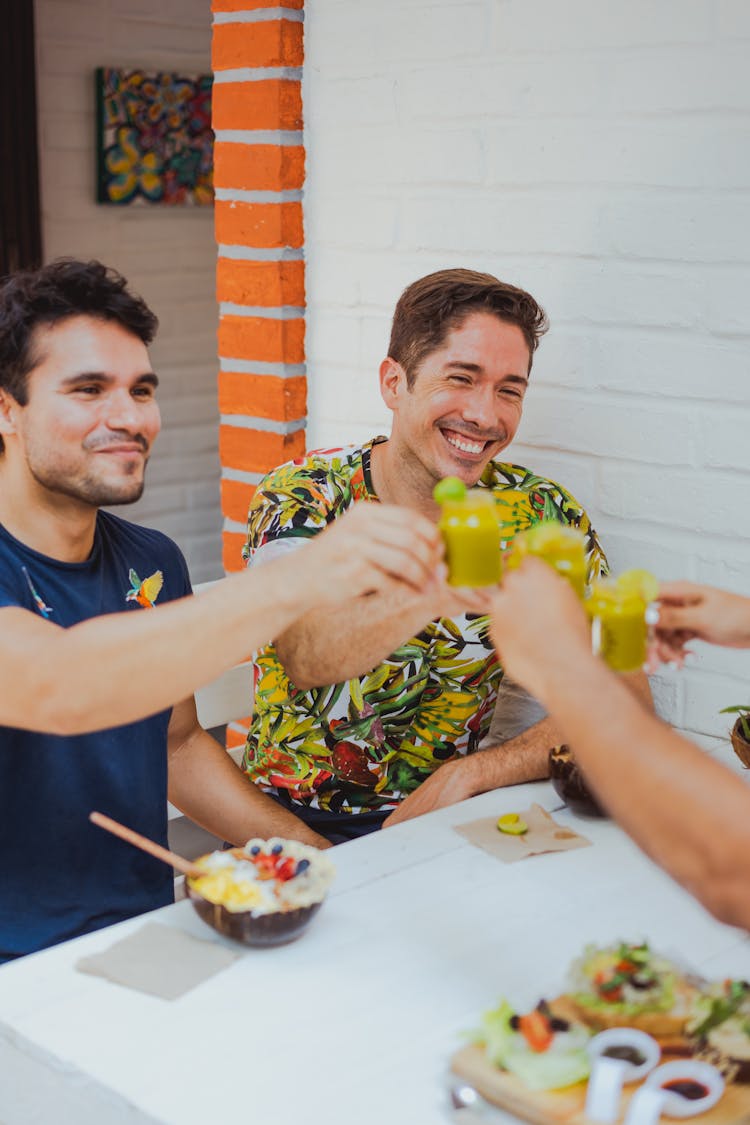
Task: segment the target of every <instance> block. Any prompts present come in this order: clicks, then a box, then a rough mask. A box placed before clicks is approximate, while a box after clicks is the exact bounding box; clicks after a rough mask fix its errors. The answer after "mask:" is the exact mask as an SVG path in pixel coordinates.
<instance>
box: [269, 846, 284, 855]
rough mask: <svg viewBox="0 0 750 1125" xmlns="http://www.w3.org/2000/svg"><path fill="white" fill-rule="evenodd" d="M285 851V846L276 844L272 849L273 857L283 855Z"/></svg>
mask: <svg viewBox="0 0 750 1125" xmlns="http://www.w3.org/2000/svg"><path fill="white" fill-rule="evenodd" d="M283 850H284V845H283V844H274V846H273V847H272V848H271V855H281V853H282V852H283Z"/></svg>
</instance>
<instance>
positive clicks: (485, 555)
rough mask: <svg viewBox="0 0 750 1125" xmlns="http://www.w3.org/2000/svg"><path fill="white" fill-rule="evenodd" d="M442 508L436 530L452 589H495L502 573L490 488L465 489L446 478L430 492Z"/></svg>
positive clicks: (496, 523)
mask: <svg viewBox="0 0 750 1125" xmlns="http://www.w3.org/2000/svg"><path fill="white" fill-rule="evenodd" d="M433 495H434V497H435V499H436V500H437V502H438V503H439V504H440V505H441V507H442V512H441V516H440V521H439V523H438V527H439V528H440V532H441V534H442V536H443V542H444V544H445V558H446V562H447V564H448V582H449V584H450V585H451V586H494V585H496V584H497V583H498V582H499V581H500V576H501V574H502V557H501V553H500V525H499V523H498V519H497V515H496V513H495V502H494V497H493V495H492V492H491V491H490V490H489V489H483V488H472V489H468V490H467V488H466V486H465V485H464V483H463V481H461V480H459V478H458V477H446V478H445V479H444V480H442V481H440V482H439V483H438V484H437V485H436V486H435V490H434V493H433Z"/></svg>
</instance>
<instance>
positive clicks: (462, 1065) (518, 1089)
mask: <svg viewBox="0 0 750 1125" xmlns="http://www.w3.org/2000/svg"><path fill="white" fill-rule="evenodd" d="M672 1057H674V1056H672ZM669 1058H670V1054H669V1052H668V1051H665V1052H664V1054H663V1055H662V1061H663V1062H665V1061H669ZM451 1070H452V1071H453V1073H454V1074H457V1075H458V1076H459V1077H460V1078H463V1079H464V1080H465V1081H466V1082H468V1083H469V1084H470V1085H471V1086H473V1087H474V1089H475V1090H477V1092H478V1093H480V1094H481V1095H482V1097H483V1098H486V1099H487V1101H488V1102H492V1103H493V1105H496V1106H499V1107H500V1109H504V1110H507V1112H508V1113H512V1114H515V1116H516V1117H521V1118H523V1119H524V1120H525V1121H530V1122H532V1125H592V1122H591V1121H590V1119H589V1118H588V1117H586V1115H585V1114H584V1112H583V1110H584V1106H585V1104H586V1083H585V1082H578V1083H577V1084H576V1085H575V1086H566V1087H565V1089H563V1090H529V1089H528V1088H527V1087H526V1086H524V1085H523V1083H522V1082H521V1080H520V1079H519V1078H516V1076H515V1075H513V1074H509V1073H508V1072H507V1071H505V1070H499V1069H498V1068H497V1067H496V1066H493V1065H492V1064H491V1063H489V1062H488V1061H487V1057H486V1055H485V1053H484V1048H483V1047H474V1046H472V1047H463V1048H462V1049H461V1050H460V1051H457V1052H456V1054H455V1055H454V1056H453V1058H452V1059H451ZM640 1085H641V1084H640V1083H636V1084H635V1085H632V1086H626V1087H625V1088H624V1090H623V1097H622V1110H621V1113H620V1116H619V1118H618V1121H622V1119H623V1118H624V1116H625V1113H626V1112H627V1107H628V1103H629V1101H630V1099H631V1097H632V1096H633V1094H634V1093H635V1092H636V1090H638V1089H639V1086H640ZM670 1120H676V1118H675V1119H672V1118H670ZM689 1120H690V1121H691V1122H692V1121H695V1122H696V1125H750V1085H746V1084H745V1085H743V1084H740V1083H729V1084H728V1085H727V1088H726V1090H725V1091H724V1094H723V1096H722V1098H721V1101H720V1102H718V1104H717V1105H715V1106H714V1107H713V1109H710V1110H709V1111H708V1112H707V1113H701V1114H699V1115H697V1116H696V1117H691V1118H689Z"/></svg>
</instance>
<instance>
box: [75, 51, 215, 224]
mask: <svg viewBox="0 0 750 1125" xmlns="http://www.w3.org/2000/svg"><path fill="white" fill-rule="evenodd" d="M211 83H212V78H211V75H210V74H199V75H194V76H192V77H190V76H184V75H179V74H170V73H167V72H160V73H157V74H151V75H149V74H147V73H146V72H145V71H143V70H119V69H116V68H114V67H99V68H98V69H97V71H96V120H97V145H96V150H97V201H98V202H99V203H114V204H117V205H118V206H123V205H125V204H146V203H160V204H168V205H172V206H174V205H197V206H207V205H210V204H212V203H213V198H214V191H213V133H212V131H211Z"/></svg>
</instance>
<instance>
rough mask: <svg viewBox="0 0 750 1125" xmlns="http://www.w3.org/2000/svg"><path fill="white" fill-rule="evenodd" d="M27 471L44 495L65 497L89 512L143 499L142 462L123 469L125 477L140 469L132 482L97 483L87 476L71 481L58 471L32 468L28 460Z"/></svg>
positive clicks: (143, 466) (58, 469)
mask: <svg viewBox="0 0 750 1125" xmlns="http://www.w3.org/2000/svg"><path fill="white" fill-rule="evenodd" d="M28 468H29V472H30V473H31V475H32V477H33V478H34V480H35V481H36V482H37V484H39V485H41V486H42V488H44V489H46V491H47V492H50V493H52V494H53V495H57V496H66V497H67V498H68V499H71V500H77V501H78V502H79V503H80V504H85V505H87V506H88V507H91V508H113V507H117V506H119V505H121V504H135V502H136V500H140V498H141V496H142V495H143V489H144V487H145V483H146V480H145V474H146V465H145V462H144V464H143V465H142V467H141V466H138V465H132V466H129V467H126V469H125V473H126V475H129V476H133V475H134V474H136V473H138V472H139V469H140V476H139V477H137V478H136V479H135V480H122V481H120V482H114V481H106V480H101V479H100V478H99V477H95V476H93V475H91V474H85V475H84V476H82V477H71V476H69V475H66V473H65V471H64V469H62V467H59V466H58V467H55V466H54V465H40V464H38V463H37V464H34V463H33V462H32V461H31V460H29V461H28Z"/></svg>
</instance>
